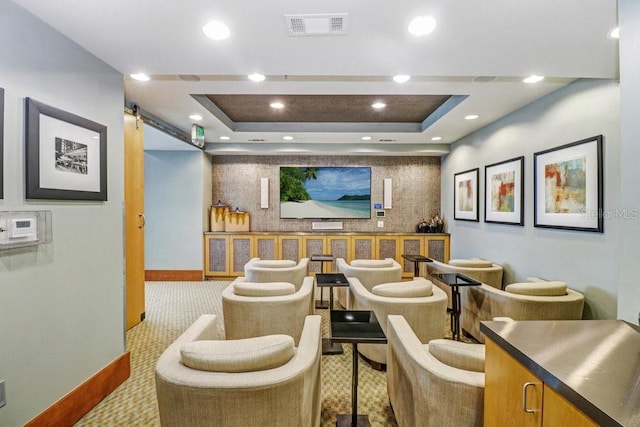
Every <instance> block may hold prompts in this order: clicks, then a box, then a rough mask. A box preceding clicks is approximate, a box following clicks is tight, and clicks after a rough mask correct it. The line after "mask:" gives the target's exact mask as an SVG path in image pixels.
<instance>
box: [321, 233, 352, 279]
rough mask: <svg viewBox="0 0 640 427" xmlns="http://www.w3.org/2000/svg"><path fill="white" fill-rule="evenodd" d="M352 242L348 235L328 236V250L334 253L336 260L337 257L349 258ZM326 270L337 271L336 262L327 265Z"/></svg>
mask: <svg viewBox="0 0 640 427" xmlns="http://www.w3.org/2000/svg"><path fill="white" fill-rule="evenodd" d="M350 244H351V239H350V238H349V237H348V236H327V250H328V251H329V253H330V254H331V255H333V259H334V260H335V259H336V258H343V259H345V260H348V259H349V256H350V254H349V247H350ZM325 271H327V272H331V273H335V272H336V271H337V269H336V265H335V262H332V263H331V265H327V266H325Z"/></svg>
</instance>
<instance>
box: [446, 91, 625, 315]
mask: <svg viewBox="0 0 640 427" xmlns="http://www.w3.org/2000/svg"><path fill="white" fill-rule="evenodd" d="M636 120H637V118H636ZM599 134H602V135H603V136H604V208H605V210H606V211H607V212H612V211H614V210H615V209H616V208H618V207H620V204H621V203H620V87H619V84H618V83H617V82H613V81H586V80H585V81H578V82H575V83H572V84H570V85H568V86H566V87H565V88H562V89H560V90H558V91H556V92H554V93H552V94H550V95H547V96H546V97H544V98H542V99H540V100H538V101H537V102H534V103H532V104H530V105H528V106H526V107H524V108H522V109H520V110H518V111H517V112H515V113H512V114H510V115H508V116H507V117H505V118H503V119H501V120H498V121H497V122H495V123H493V124H491V125H489V126H487V127H485V128H483V129H481V130H479V131H477V132H475V133H473V134H471V135H469V136H467V137H465V138H463V139H462V140H460V141H458V142H456V143H455V144H454V145H453V146H452V150H451V153H450V154H449V155H448V156H447V157H446V158H444V159H443V164H442V207H443V210H444V212H445V216H446V218H447V220H448V225H449V227H448V229H449V232H450V233H451V252H452V253H451V257H452V258H462V257H471V256H479V257H482V258H487V259H490V260H493V261H494V262H497V263H499V264H503V265H504V267H505V269H506V283H510V282H515V281H522V280H525V279H526V277H528V276H539V277H544V278H548V279H553V280H563V281H566V282H567V284H568V285H569V286H570V287H572V288H574V289H576V290H578V291H580V292H582V293H584V294H585V298H586V302H587V307H586V308H585V317H587V318H616V315H617V299H618V256H619V254H618V245H619V242H620V231H619V230H620V221H621V219H620V218H618V217H615V216H612V215H607V217H606V218H605V225H604V229H605V232H604V234H599V233H590V232H577V231H565V230H555V229H542V228H535V227H533V209H534V207H533V153H534V152H537V151H541V150H545V149H548V148H553V147H557V146H560V145H563V144H567V143H570V142H574V141H578V140H581V139H584V138H588V137H591V136H594V135H599ZM521 155H524V156H525V166H524V177H525V189H524V195H525V197H524V199H525V205H524V207H525V209H524V213H525V225H524V227H519V226H513V225H500V224H489V223H485V222H483V220H482V218H484V166H485V165H489V164H492V163H496V162H499V161H503V160H508V159H511V158H514V157H517V156H521ZM476 167H478V168H480V218H481V220H480V222H467V221H456V220H454V219H453V194H452V193H453V191H452V189H453V175H454V174H455V173H457V172H462V171H465V170H468V169H472V168H476ZM636 170H637V167H636ZM634 175H635V176H636V182H637V175H638V172H637V171H636V172H635V173H634ZM636 191H637V190H636Z"/></svg>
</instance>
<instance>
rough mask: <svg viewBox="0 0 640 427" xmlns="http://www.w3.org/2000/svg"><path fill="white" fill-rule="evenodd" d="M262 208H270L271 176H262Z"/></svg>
mask: <svg viewBox="0 0 640 427" xmlns="http://www.w3.org/2000/svg"><path fill="white" fill-rule="evenodd" d="M260 208H262V209H268V208H269V178H260Z"/></svg>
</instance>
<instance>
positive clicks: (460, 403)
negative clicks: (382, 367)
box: [387, 315, 484, 427]
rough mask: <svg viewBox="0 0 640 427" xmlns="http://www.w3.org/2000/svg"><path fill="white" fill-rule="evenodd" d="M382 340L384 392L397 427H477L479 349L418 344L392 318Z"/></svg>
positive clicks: (401, 322) (480, 382) (455, 343)
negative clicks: (385, 355) (385, 342)
mask: <svg viewBox="0 0 640 427" xmlns="http://www.w3.org/2000/svg"><path fill="white" fill-rule="evenodd" d="M387 340H388V353H389V354H388V363H387V390H388V392H389V401H390V402H391V406H392V408H393V412H394V414H395V416H396V420H397V422H398V426H399V427H440V426H482V425H483V417H484V411H483V405H484V346H483V345H481V344H466V343H462V342H458V341H451V340H440V339H438V340H434V341H430V342H429V344H422V343H421V342H420V339H418V337H417V336H416V334H415V333H414V332H413V330H412V329H411V326H409V323H408V322H407V321H406V320H405V319H404V318H403V317H402V316H396V315H390V316H389V317H388V318H387Z"/></svg>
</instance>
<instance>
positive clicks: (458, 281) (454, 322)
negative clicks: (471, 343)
mask: <svg viewBox="0 0 640 427" xmlns="http://www.w3.org/2000/svg"><path fill="white" fill-rule="evenodd" d="M430 277H431V278H432V279H434V280H436V281H438V282H440V283H443V284H445V285H447V286H450V287H451V335H452V338H453V339H454V340H457V341H460V310H461V307H460V290H459V287H460V286H480V285H481V283H480V282H478V281H477V280H474V279H472V278H471V277H468V276H465V275H464V274H460V273H439V274H431V275H430Z"/></svg>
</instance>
